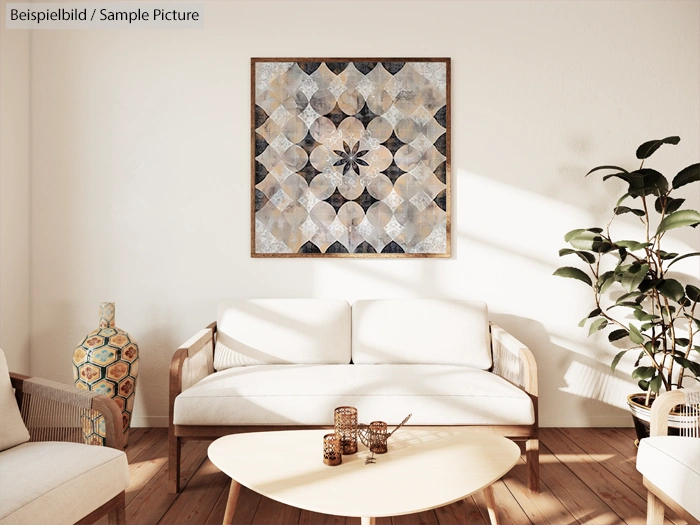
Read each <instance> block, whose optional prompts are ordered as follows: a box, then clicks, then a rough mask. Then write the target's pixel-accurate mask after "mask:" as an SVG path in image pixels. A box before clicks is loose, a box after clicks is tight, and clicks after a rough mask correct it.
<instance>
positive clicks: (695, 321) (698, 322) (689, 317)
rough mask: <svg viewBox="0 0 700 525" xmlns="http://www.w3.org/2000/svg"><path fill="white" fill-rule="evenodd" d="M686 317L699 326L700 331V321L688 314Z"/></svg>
mask: <svg viewBox="0 0 700 525" xmlns="http://www.w3.org/2000/svg"><path fill="white" fill-rule="evenodd" d="M685 316H686V317H687V318H688V319H690V320H691V321H693V322H694V323H695V326H697V327H698V329H700V319H696V318H695V317H692V316H690V315H688V314H685Z"/></svg>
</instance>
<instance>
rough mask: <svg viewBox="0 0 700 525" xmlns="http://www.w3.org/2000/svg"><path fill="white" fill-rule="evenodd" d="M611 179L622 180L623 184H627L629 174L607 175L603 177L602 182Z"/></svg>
mask: <svg viewBox="0 0 700 525" xmlns="http://www.w3.org/2000/svg"><path fill="white" fill-rule="evenodd" d="M613 177H615V178H617V179H622V180H624V181H625V182H629V180H630V176H629V174H628V173H622V172H619V173H610V174H608V175H605V176H604V177H603V180H604V181H605V180H608V179H612V178H613Z"/></svg>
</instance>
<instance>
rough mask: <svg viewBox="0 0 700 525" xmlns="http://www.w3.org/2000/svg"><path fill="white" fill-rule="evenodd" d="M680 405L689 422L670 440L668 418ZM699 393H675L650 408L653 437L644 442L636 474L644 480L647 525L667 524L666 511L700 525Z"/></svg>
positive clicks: (686, 391) (679, 391)
mask: <svg viewBox="0 0 700 525" xmlns="http://www.w3.org/2000/svg"><path fill="white" fill-rule="evenodd" d="M678 405H680V413H681V415H685V416H688V418H689V420H690V422H689V423H686V424H685V425H684V427H683V428H681V429H680V434H681V435H679V436H669V435H667V433H668V416H669V412H671V410H673V408H674V407H676V406H678ZM699 415H700V391H699V390H672V391H670V392H665V393H663V394H662V395H660V396H659V397H658V398H657V399H656V400H655V401H654V403H653V404H652V406H651V428H650V437H648V438H644V439H642V441H641V442H640V443H639V451H638V452H637V470H638V471H639V472H641V473H642V475H643V476H644V486H645V487H646V488H647V490H648V494H647V525H661V524H663V523H664V507H668V508H670V509H672V510H673V511H674V512H676V514H678V515H679V516H681V517H682V518H683V519H685V520H686V521H688V523H699V522H700V424H699V420H700V417H699Z"/></svg>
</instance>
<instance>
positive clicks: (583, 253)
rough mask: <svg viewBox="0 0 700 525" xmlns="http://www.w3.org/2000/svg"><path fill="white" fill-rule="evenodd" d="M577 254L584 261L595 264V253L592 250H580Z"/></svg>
mask: <svg viewBox="0 0 700 525" xmlns="http://www.w3.org/2000/svg"><path fill="white" fill-rule="evenodd" d="M576 255H578V256H579V257H580V258H581V260H582V261H584V262H587V263H588V264H593V263H594V262H595V255H593V254H592V253H590V252H586V251H582V250H579V251H577V252H576Z"/></svg>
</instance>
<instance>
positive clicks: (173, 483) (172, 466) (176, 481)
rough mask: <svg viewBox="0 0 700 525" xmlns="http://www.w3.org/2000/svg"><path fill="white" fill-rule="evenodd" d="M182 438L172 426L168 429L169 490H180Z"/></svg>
mask: <svg viewBox="0 0 700 525" xmlns="http://www.w3.org/2000/svg"><path fill="white" fill-rule="evenodd" d="M181 448H182V440H181V439H180V438H179V437H177V436H176V435H175V432H174V430H173V429H172V428H170V429H169V430H168V492H170V493H171V494H177V493H178V492H180V449H181Z"/></svg>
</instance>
